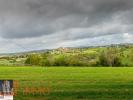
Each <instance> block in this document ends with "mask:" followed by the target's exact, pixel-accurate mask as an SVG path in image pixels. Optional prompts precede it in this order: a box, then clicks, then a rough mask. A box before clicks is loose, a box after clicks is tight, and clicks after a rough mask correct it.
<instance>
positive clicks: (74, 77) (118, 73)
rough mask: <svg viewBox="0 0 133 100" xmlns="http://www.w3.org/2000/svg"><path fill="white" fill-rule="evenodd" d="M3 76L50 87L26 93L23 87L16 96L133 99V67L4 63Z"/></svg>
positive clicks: (17, 99)
mask: <svg viewBox="0 0 133 100" xmlns="http://www.w3.org/2000/svg"><path fill="white" fill-rule="evenodd" d="M0 79H13V80H18V81H19V82H20V85H19V87H20V88H21V87H24V86H29V87H37V86H38V87H39V86H40V87H42V86H43V87H48V88H49V89H50V93H49V94H47V93H46V94H44V95H39V94H35V95H33V94H27V95H25V94H24V95H23V92H22V90H21V89H19V91H18V94H17V95H16V96H15V100H132V99H133V68H131V67H119V68H117V67H99V68H98V67H0ZM40 81H41V82H40ZM26 82H29V83H26Z"/></svg>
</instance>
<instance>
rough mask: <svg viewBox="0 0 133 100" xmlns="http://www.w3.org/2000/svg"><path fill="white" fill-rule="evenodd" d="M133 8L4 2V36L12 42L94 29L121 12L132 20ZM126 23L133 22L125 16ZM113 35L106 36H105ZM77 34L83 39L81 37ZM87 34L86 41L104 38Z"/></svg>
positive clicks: (58, 0)
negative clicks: (90, 38)
mask: <svg viewBox="0 0 133 100" xmlns="http://www.w3.org/2000/svg"><path fill="white" fill-rule="evenodd" d="M132 8H133V1H132V0H1V1H0V35H1V37H3V38H9V39H10V38H11V39H12V38H30V37H39V36H43V35H50V34H54V33H55V32H56V33H57V32H59V31H64V30H69V29H74V28H90V27H93V26H95V25H100V24H102V23H106V22H108V21H111V20H113V19H112V18H113V16H114V15H117V13H118V14H119V12H122V13H124V12H127V11H128V12H129V13H130V15H125V16H127V17H129V18H130V16H133V15H132V14H131V13H132V12H133V11H132ZM120 18H121V17H120ZM122 19H123V20H122V21H123V22H125V23H126V22H130V21H129V19H126V17H123V16H122ZM130 20H132V19H131V18H130ZM105 27H106V26H105ZM112 30H113V29H112ZM82 32H83V31H82ZM117 32H121V29H120V30H119V31H117ZM109 33H112V32H107V33H105V32H103V35H104V34H109ZM114 33H115V32H114ZM62 34H63V33H62ZM74 34H75V37H78V38H80V37H79V36H80V35H81V34H80V35H79V36H78V33H77V34H76V33H74ZM86 34H87V35H84V36H85V37H86V36H87V37H91V36H95V35H96V36H99V35H101V34H99V32H98V33H93V32H88V33H86ZM93 34H94V35H93ZM70 35H71V34H70ZM81 37H83V36H81ZM74 39H76V38H74Z"/></svg>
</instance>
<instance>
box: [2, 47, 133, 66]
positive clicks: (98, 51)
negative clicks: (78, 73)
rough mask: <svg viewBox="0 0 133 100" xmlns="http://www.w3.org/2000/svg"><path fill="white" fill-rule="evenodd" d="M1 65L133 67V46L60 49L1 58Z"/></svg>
mask: <svg viewBox="0 0 133 100" xmlns="http://www.w3.org/2000/svg"><path fill="white" fill-rule="evenodd" d="M0 65H19V66H26V65H28V66H29V65H30V66H36V65H38V66H99V67H100V66H105V67H109V66H111V67H119V66H124V67H125V66H133V46H132V45H118V46H116V45H115V46H105V47H92V48H58V49H55V50H49V51H44V52H36V53H26V54H20V55H15V56H6V57H1V58H0Z"/></svg>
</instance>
